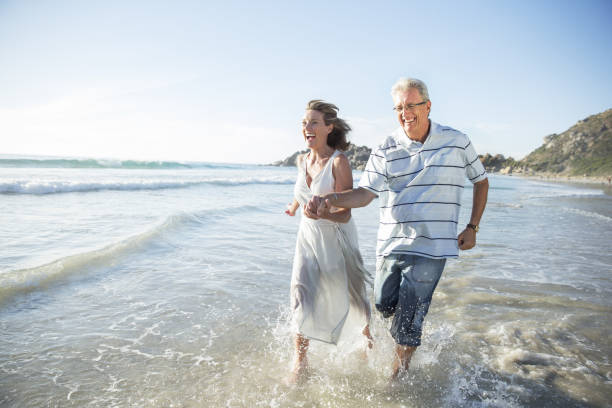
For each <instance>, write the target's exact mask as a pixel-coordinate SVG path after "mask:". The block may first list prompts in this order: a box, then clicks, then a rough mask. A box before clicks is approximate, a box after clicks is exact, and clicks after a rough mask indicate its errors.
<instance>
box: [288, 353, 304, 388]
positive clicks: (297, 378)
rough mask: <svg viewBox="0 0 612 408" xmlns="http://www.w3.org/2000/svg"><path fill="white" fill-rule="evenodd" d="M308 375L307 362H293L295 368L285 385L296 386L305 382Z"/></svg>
mask: <svg viewBox="0 0 612 408" xmlns="http://www.w3.org/2000/svg"><path fill="white" fill-rule="evenodd" d="M307 373H308V360H306V359H303V360H302V361H297V360H296V362H295V366H294V367H293V371H292V372H291V374H290V375H289V378H288V379H287V383H288V384H290V385H296V384H300V383H302V382H304V380H306V377H307Z"/></svg>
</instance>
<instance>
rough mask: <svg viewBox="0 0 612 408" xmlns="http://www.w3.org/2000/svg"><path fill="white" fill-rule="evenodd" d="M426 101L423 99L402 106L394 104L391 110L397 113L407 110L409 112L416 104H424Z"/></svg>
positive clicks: (412, 110)
mask: <svg viewBox="0 0 612 408" xmlns="http://www.w3.org/2000/svg"><path fill="white" fill-rule="evenodd" d="M426 103H427V101H423V102H419V103H410V104H407V105H404V106H401V105H400V106H394V107H393V110H394V111H396V112H397V113H400V112H402V111H405V110H407V111H409V112H414V110H415V109H416V107H417V106H419V105H425V104H426Z"/></svg>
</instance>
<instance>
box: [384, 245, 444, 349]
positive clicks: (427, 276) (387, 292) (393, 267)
mask: <svg viewBox="0 0 612 408" xmlns="http://www.w3.org/2000/svg"><path fill="white" fill-rule="evenodd" d="M445 264H446V259H433V258H426V257H423V256H415V255H403V254H391V255H388V256H386V257H385V258H384V260H383V261H382V262H381V264H380V266H379V268H378V271H377V272H376V279H375V281H374V298H375V299H374V300H375V303H376V309H377V310H378V311H379V312H381V313H382V315H383V316H384V317H390V316H393V323H392V324H391V336H393V338H394V339H395V342H396V343H397V344H401V345H404V346H414V347H416V346H420V345H421V333H422V330H423V320H424V319H425V315H426V314H427V311H428V310H429V304H430V303H431V297H432V295H433V292H434V290H435V289H436V286H437V285H438V281H439V280H440V276H442V271H443V270H444V265H445Z"/></svg>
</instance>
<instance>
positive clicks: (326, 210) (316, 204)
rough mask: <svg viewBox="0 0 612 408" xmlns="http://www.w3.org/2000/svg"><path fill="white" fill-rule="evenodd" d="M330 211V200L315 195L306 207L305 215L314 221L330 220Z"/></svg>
mask: <svg viewBox="0 0 612 408" xmlns="http://www.w3.org/2000/svg"><path fill="white" fill-rule="evenodd" d="M330 209H331V205H330V204H329V200H326V199H324V198H323V197H320V196H317V195H313V196H312V198H311V199H310V201H309V202H308V204H306V205H305V206H304V215H305V216H307V217H308V218H312V219H314V220H318V219H319V218H328V217H329V214H330Z"/></svg>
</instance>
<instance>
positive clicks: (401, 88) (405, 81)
mask: <svg viewBox="0 0 612 408" xmlns="http://www.w3.org/2000/svg"><path fill="white" fill-rule="evenodd" d="M410 88H415V89H416V90H417V91H419V93H420V94H421V96H422V97H423V101H428V100H429V92H428V91H427V85H425V82H423V81H421V80H420V79H416V78H400V79H398V80H397V82H396V83H395V84H394V85H393V86H392V87H391V97H393V98H395V96H396V95H398V94H399V93H401V92H406V91H407V90H408V89H410Z"/></svg>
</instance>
